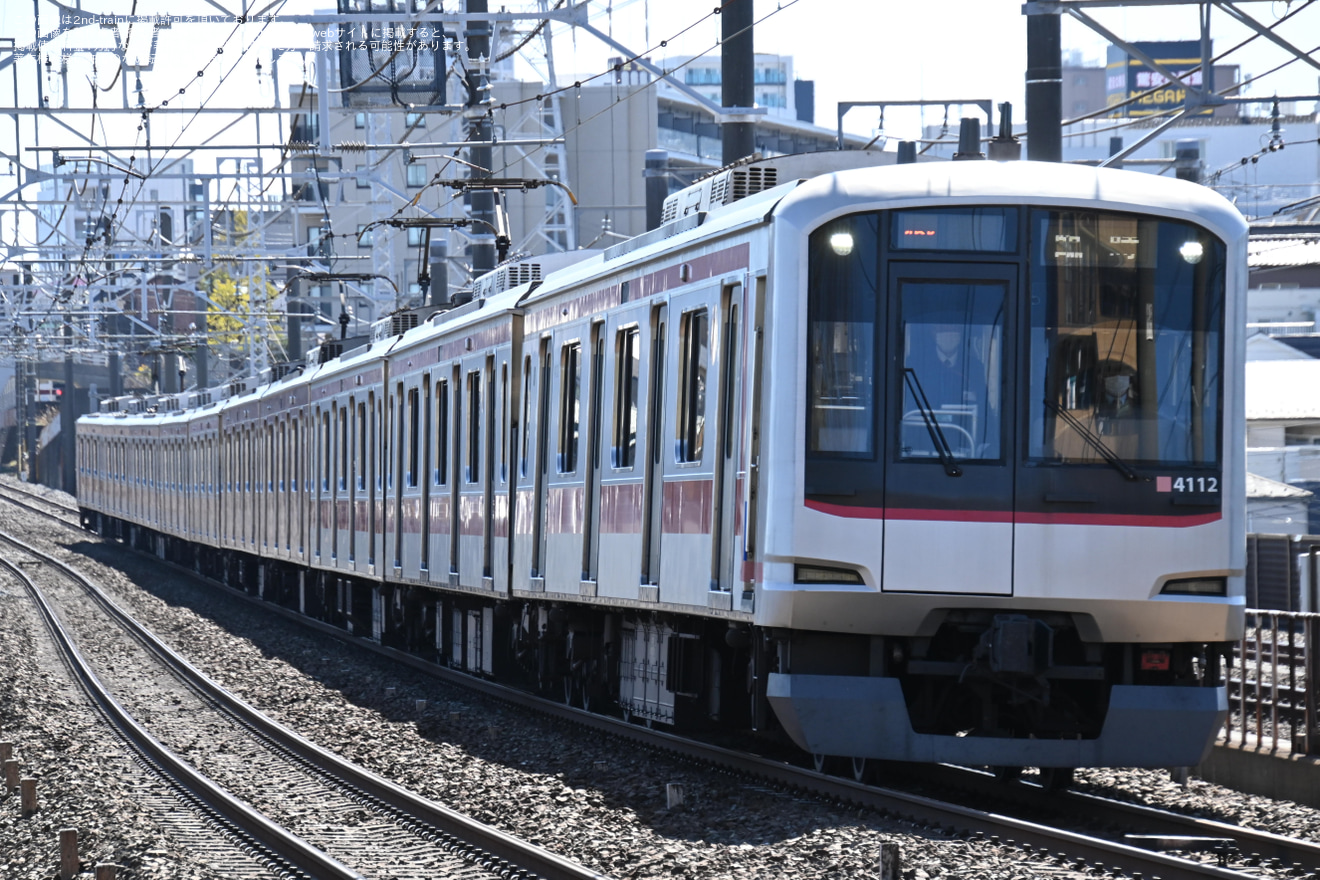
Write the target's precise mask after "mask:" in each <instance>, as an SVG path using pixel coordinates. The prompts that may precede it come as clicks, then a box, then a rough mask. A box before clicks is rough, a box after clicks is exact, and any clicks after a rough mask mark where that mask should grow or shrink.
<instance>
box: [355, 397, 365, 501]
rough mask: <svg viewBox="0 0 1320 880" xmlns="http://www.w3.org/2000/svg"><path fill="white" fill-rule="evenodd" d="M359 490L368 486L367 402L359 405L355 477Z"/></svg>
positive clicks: (363, 489)
mask: <svg viewBox="0 0 1320 880" xmlns="http://www.w3.org/2000/svg"><path fill="white" fill-rule="evenodd" d="M354 483H355V484H356V486H357V488H358V491H359V492H361V491H365V490H366V488H367V404H366V403H365V402H359V403H358V405H357V474H356V475H355V478H354Z"/></svg>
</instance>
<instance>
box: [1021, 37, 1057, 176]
mask: <svg viewBox="0 0 1320 880" xmlns="http://www.w3.org/2000/svg"><path fill="white" fill-rule="evenodd" d="M1062 51H1063V49H1062V38H1061V37H1060V27H1059V15H1058V13H1048V12H1047V13H1041V14H1035V15H1028V16H1027V158H1028V159H1034V160H1036V161H1038V162H1062V161H1063V57H1062Z"/></svg>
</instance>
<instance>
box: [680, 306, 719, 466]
mask: <svg viewBox="0 0 1320 880" xmlns="http://www.w3.org/2000/svg"><path fill="white" fill-rule="evenodd" d="M710 335H711V322H710V309H709V308H707V307H706V306H702V307H700V308H696V309H691V310H690V311H686V312H683V313H682V315H681V316H680V320H679V338H678V361H679V364H678V388H677V392H678V394H677V400H676V401H675V405H676V410H675V419H674V461H675V462H676V463H677V464H680V465H699V464H700V463H701V460H702V456H703V455H704V454H705V447H706V409H707V405H708V401H709V393H708V391H709V389H708V385H709V383H710V378H709V374H710V367H711V358H710V350H711V342H710Z"/></svg>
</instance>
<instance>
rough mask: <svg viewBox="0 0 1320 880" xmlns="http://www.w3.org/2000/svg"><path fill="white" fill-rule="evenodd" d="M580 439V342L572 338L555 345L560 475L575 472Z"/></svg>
mask: <svg viewBox="0 0 1320 880" xmlns="http://www.w3.org/2000/svg"><path fill="white" fill-rule="evenodd" d="M581 439H582V341H581V340H580V339H575V340H573V341H571V342H566V343H564V344H563V345H562V346H560V348H559V449H558V454H557V456H556V459H557V461H556V466H557V468H558V470H559V473H560V474H573V473H576V472H577V466H578V453H579V447H580V445H581Z"/></svg>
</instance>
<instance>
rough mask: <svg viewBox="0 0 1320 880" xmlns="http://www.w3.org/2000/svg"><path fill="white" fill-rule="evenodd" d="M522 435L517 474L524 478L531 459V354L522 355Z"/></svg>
mask: <svg viewBox="0 0 1320 880" xmlns="http://www.w3.org/2000/svg"><path fill="white" fill-rule="evenodd" d="M520 430H521V432H522V436H521V437H520V438H519V441H520V443H519V445H520V447H521V452H520V454H519V456H518V476H519V477H522V478H525V477H526V476H527V475H528V473H529V470H528V467H529V462H530V461H531V457H532V456H531V448H532V445H531V444H532V356H531V355H530V354H528V355H524V356H523V375H522V424H521V425H520Z"/></svg>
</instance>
